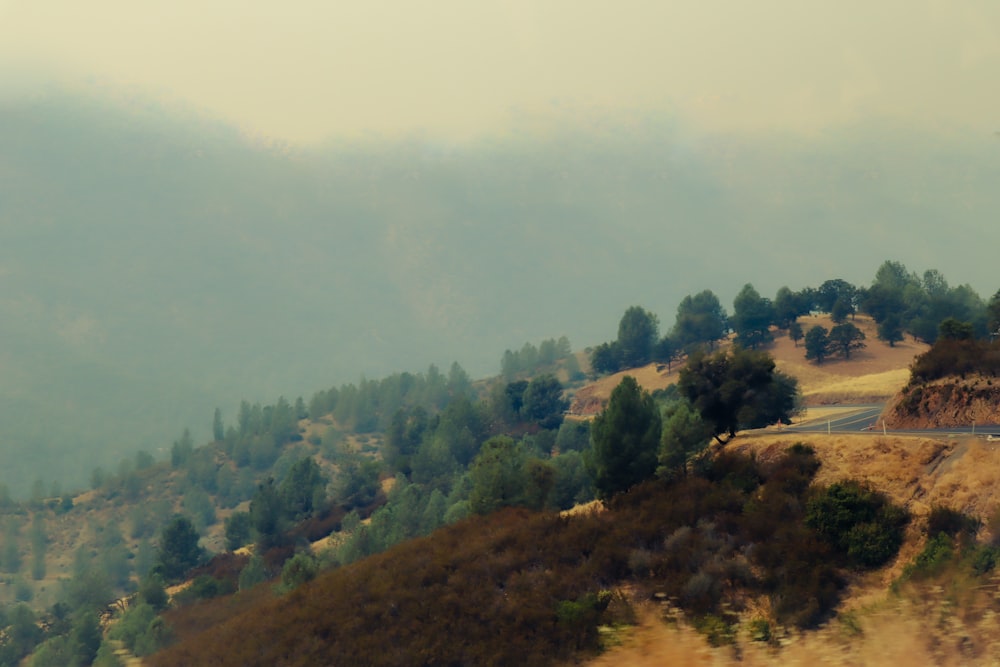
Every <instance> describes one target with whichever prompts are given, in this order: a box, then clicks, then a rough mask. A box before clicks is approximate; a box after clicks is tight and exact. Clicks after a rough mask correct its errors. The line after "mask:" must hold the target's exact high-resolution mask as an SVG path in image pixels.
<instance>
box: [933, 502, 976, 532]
mask: <svg viewBox="0 0 1000 667" xmlns="http://www.w3.org/2000/svg"><path fill="white" fill-rule="evenodd" d="M979 525H980V522H979V520H978V519H976V518H974V517H971V516H968V515H966V514H962V513H961V512H959V511H957V510H953V509H951V508H949V507H943V506H941V505H935V506H934V507H932V508H931V513H930V516H928V517H927V534H928V535H937V534H938V533H944V534H945V535H947V536H948V537H956V536H957V535H958V534H959V533H963V534H964V535H966V536H972V535H975V534H976V531H977V530H979Z"/></svg>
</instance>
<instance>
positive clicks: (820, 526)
mask: <svg viewBox="0 0 1000 667" xmlns="http://www.w3.org/2000/svg"><path fill="white" fill-rule="evenodd" d="M908 521H909V515H908V514H907V513H906V511H905V510H904V509H902V508H900V507H896V506H895V505H892V504H891V503H890V502H889V500H888V498H886V496H885V494H882V493H880V492H878V491H875V490H873V489H871V488H870V487H868V486H866V485H864V484H861V483H859V482H856V481H853V480H848V481H844V482H837V483H835V484H831V485H830V486H829V487H827V488H826V489H824V490H822V491H820V492H819V493H817V494H816V495H814V496H813V497H812V498H811V499H810V500H809V502H808V504H807V505H806V525H807V526H809V527H810V528H812V529H813V530H815V531H816V532H817V533H819V535H820V536H821V537H822V538H823V539H824V540H826V541H827V542H828V543H829V544H830V545H831V546H833V547H834V549H836V550H837V551H838V552H840V553H841V554H843V555H845V556H847V558H848V560H849V561H850V562H851V563H852V564H854V565H857V566H861V567H878V566H879V565H883V564H885V563H886V562H888V561H889V560H890V559H892V558H893V557H894V556H895V555H896V554H897V553H898V552H899V547H900V546H902V544H903V528H904V527H905V526H906V524H907V522H908Z"/></svg>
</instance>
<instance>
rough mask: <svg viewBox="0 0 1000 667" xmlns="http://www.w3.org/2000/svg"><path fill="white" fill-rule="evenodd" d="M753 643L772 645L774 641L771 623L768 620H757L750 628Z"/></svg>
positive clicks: (751, 623)
mask: <svg viewBox="0 0 1000 667" xmlns="http://www.w3.org/2000/svg"><path fill="white" fill-rule="evenodd" d="M748 630H749V633H750V639H751V641H755V642H765V643H770V641H771V639H772V633H771V623H770V621H768V620H767V619H766V618H755V619H753V620H752V621H750V626H749V628H748Z"/></svg>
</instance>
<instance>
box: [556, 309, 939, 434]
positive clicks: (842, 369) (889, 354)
mask: <svg viewBox="0 0 1000 667" xmlns="http://www.w3.org/2000/svg"><path fill="white" fill-rule="evenodd" d="M851 321H852V322H853V323H854V324H855V325H856V326H857V327H858V328H859V329H861V331H862V332H864V334H865V345H866V347H865V348H864V349H861V350H858V351H856V352H854V353H852V355H851V358H850V359H839V358H831V359H827V360H826V361H824V362H823V363H822V364H816V363H814V362H811V361H809V360H807V359H806V358H805V348H804V347H803V345H802V343H801V342H799V343H798V344H796V343H795V342H794V341H792V340H791V339H790V338H788V337H787V336H785V335H783V334H781V333H780V332H779V335H777V337H776V338H775V341H774V342H773V343H772V344H771V345H770V346H768V348H767V351H768V353H769V354H771V355H772V356H773V357H774V360H775V362H776V364H777V368H778V370H780V371H783V372H785V373H787V374H789V375H791V376H793V377H794V378H796V379H797V380H798V381H799V388H800V389H801V391H802V396H803V399H804V401H805V404H806V405H807V406H822V405H828V404H837V403H845V404H851V403H881V402H884V401H887V400H888V399H890V398H891V397H893V396H895V395H896V393H897V392H899V390H900V389H902V388H903V387H904V386H905V385H906V384H907V382H909V379H910V371H909V366H910V363H911V362H912V361H913V359H914V357H916V356H917V355H919V354H922V353H923V352H926V351H927V350H928V349H929V346H928V345H926V344H925V343H920V342H917V341H914V340H912V339H907V340H904V341H902V342H899V343H896V344H895V345H894V346H890V345H889V344H888V343H885V342H883V341H880V340H878V336H877V332H876V327H875V323H874V322H873V321H872V319H871V318H870V317H868V316H866V315H858V316H856V317H855V318H854V319H853V320H851ZM799 322H800V323H801V325H802V329H803V330H805V331H807V330H808V329H809V328H810V327H813V326H817V325H819V326H823V327H826V328H827V329H829V328H831V327H832V326H833V323H832V321H831V320H830V317H829V316H828V315H810V316H804V317H800V318H799ZM724 345H725V344H724ZM683 366H684V364H683V362H675V363H674V364H672V366H671V367H670V368H668V367H667V366H666V365H664V364H658V363H657V364H649V365H648V366H644V367H642V368H632V369H628V370H624V371H620V372H618V373H613V374H611V375H607V376H605V377H602V378H600V379H598V380H597V381H596V382H593V383H590V384H588V385H586V386H584V387H582V388H581V389H580V390H579V391H577V392H576V394H575V396H574V402H573V405H572V406H571V408H570V411H571V412H572V413H575V414H578V415H589V414H594V413H596V412H598V411H600V410H601V409H602V408H603V406H604V405H605V404H606V403H607V400H608V397H609V396H611V392H612V390H613V389H614V388H615V387H617V386H618V384H619V383H620V382H621V379H622V377H624V376H626V375H631V376H633V377H635V378H636V380H637V381H638V382H639V384H640V385H641V386H642V387H644V388H645V389H646V390H648V391H656V390H658V389H664V388H666V387H668V386H670V385H672V384H674V383H675V382H676V381H677V374H678V373H679V372H680V369H681V368H683Z"/></svg>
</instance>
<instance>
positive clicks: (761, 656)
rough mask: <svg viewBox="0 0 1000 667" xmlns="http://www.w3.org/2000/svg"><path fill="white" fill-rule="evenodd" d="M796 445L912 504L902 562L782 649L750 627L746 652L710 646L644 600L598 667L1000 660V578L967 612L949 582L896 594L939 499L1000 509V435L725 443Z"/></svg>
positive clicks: (854, 586) (854, 589) (858, 586)
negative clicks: (754, 636) (997, 438)
mask: <svg viewBox="0 0 1000 667" xmlns="http://www.w3.org/2000/svg"><path fill="white" fill-rule="evenodd" d="M819 410H823V408H820V409H819ZM796 442H805V443H807V444H809V445H811V446H812V447H813V448H814V449H815V450H816V453H817V455H818V457H819V459H820V460H821V461H822V467H821V468H820V469H819V472H818V474H817V476H816V481H817V482H818V483H820V484H829V483H832V482H835V481H838V480H842V479H846V478H853V479H861V480H865V481H867V482H869V483H870V484H872V485H873V486H874V487H876V488H877V489H879V490H880V491H883V492H885V493H886V494H888V495H889V496H890V497H891V498H892V499H893V501H895V502H897V503H900V504H903V505H905V506H906V507H907V508H908V509H909V510H910V512H911V513H912V514H913V516H914V520H913V522H912V523H911V525H910V527H909V528H908V530H907V536H906V542H905V544H904V545H903V548H902V549H901V550H900V553H899V556H898V557H897V559H896V560H895V562H894V563H892V564H890V565H889V566H888V567H886V568H884V569H882V570H879V571H876V572H872V573H869V574H866V575H863V576H861V577H856V578H855V579H854V580H853V581H852V582H851V587H850V590H849V592H848V596H847V597H846V599H845V600H844V602H843V604H842V605H841V614H840V616H839V617H838V618H835V619H834V620H832V621H831V622H830V623H828V624H827V625H826V626H825V627H823V628H821V629H820V630H818V631H815V632H808V633H803V634H801V635H794V636H791V637H787V638H785V639H783V640H782V642H781V643H782V647H781V648H780V649H775V648H772V647H768V646H764V645H761V644H759V643H756V642H753V641H751V638H750V637H749V635H748V633H747V630H746V628H745V627H744V628H741V630H740V632H739V634H738V636H737V641H736V644H737V647H738V648H734V647H732V646H728V647H721V648H712V647H710V646H709V645H708V644H707V642H706V641H705V638H704V637H703V636H702V635H700V634H699V633H697V632H696V631H695V630H693V629H692V628H690V627H689V626H687V625H684V624H682V623H673V622H670V623H668V622H665V621H664V620H663V614H662V613H661V611H660V610H659V609H658V608H656V607H654V606H651V605H640V606H639V609H640V612H639V613H638V614H637V616H638V618H639V621H640V622H639V624H638V625H637V626H636V627H635V628H632V629H630V630H628V631H627V632H625V633H624V640H623V642H622V644H621V645H620V646H615V647H612V648H610V649H609V650H608V651H607V652H606V653H605V654H604V655H602V656H601V657H599V658H597V659H596V660H593V661H591V662H589V663H587V664H588V665H590V666H591V667H604V666H606V665H635V666H637V667H642V666H644V665H662V664H680V665H737V664H739V665H743V666H750V667H752V666H754V665H776V664H781V665H803V666H805V665H890V666H893V667H898V666H899V665H943V666H946V667H950V666H952V665H955V666H957V665H995V664H1000V630H998V629H1000V623H998V621H1000V615H998V614H997V612H996V611H995V609H996V607H997V603H996V599H997V598H998V597H1000V574H998V575H996V576H994V578H993V579H992V580H991V581H990V582H989V583H988V584H986V589H982V590H976V591H973V593H975V594H976V595H979V596H980V597H979V599H978V600H973V601H971V602H967V603H966V604H965V607H964V609H962V610H956V606H955V597H954V596H955V593H954V592H948V591H944V590H943V589H932V591H931V593H930V594H927V593H921V594H920V595H902V596H894V595H892V594H890V593H889V592H888V587H889V584H890V583H892V582H893V581H894V580H896V579H898V578H899V576H900V575H901V574H902V572H903V568H904V566H905V565H906V564H907V563H909V562H911V561H912V560H913V558H914V557H915V556H916V554H917V553H919V551H920V550H921V549H922V548H923V539H924V535H923V531H924V526H925V525H926V517H927V515H928V513H929V512H930V509H931V507H933V506H934V505H944V506H947V507H950V508H952V509H957V510H960V511H962V512H966V513H968V514H971V515H973V516H977V517H980V518H986V517H987V516H989V515H990V514H992V513H993V512H994V511H995V510H996V509H997V507H998V505H1000V443H992V442H986V441H985V440H982V439H979V438H975V437H971V436H967V437H962V438H957V439H947V438H942V439H939V438H929V437H905V436H880V435H874V434H845V435H842V434H832V435H825V434H791V433H789V434H779V433H774V434H765V435H754V436H746V435H742V436H740V437H738V438H737V439H736V440H734V441H733V442H732V443H730V444H729V445H727V448H729V449H732V450H734V451H739V452H744V453H747V452H753V454H754V455H755V456H756V457H757V458H758V459H759V460H762V461H767V460H770V459H772V458H777V457H778V456H780V455H781V453H782V452H783V451H784V450H785V449H786V448H787V447H789V446H790V445H792V444H794V443H796ZM983 537H986V536H983ZM980 588H981V586H980Z"/></svg>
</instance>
